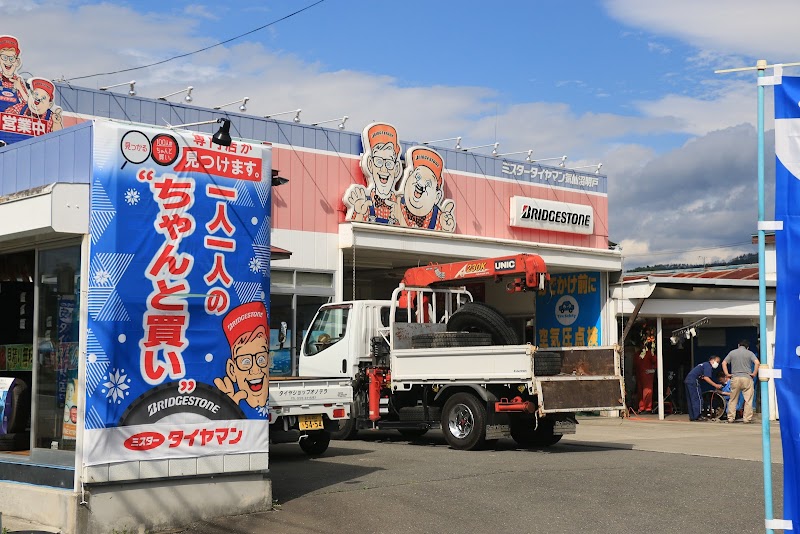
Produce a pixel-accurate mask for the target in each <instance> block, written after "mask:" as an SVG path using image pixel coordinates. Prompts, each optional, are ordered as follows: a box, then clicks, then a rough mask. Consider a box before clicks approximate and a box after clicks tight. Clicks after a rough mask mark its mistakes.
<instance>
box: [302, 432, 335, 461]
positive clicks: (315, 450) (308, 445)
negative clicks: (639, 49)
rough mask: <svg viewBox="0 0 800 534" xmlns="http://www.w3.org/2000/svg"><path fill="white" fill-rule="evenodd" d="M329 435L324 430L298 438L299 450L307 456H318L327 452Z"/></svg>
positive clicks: (329, 440)
mask: <svg viewBox="0 0 800 534" xmlns="http://www.w3.org/2000/svg"><path fill="white" fill-rule="evenodd" d="M330 442H331V435H330V433H329V432H326V431H325V430H315V431H314V432H309V433H308V434H306V437H304V438H300V448H301V449H303V452H304V453H306V454H307V455H309V456H319V455H320V454H322V453H324V452H325V451H327V450H328V445H329V444H330Z"/></svg>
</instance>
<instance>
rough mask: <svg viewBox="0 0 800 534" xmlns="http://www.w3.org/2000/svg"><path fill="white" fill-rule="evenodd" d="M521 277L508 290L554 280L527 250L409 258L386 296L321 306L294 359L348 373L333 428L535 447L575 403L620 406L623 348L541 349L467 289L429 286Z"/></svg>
mask: <svg viewBox="0 0 800 534" xmlns="http://www.w3.org/2000/svg"><path fill="white" fill-rule="evenodd" d="M517 275H522V277H516V278H512V279H511V280H510V281H509V283H508V285H507V289H508V290H509V292H512V293H515V292H523V291H527V290H529V289H533V290H544V289H545V288H546V286H547V281H548V280H549V276H548V275H547V272H546V269H545V266H544V261H543V260H542V259H541V258H540V257H539V256H536V255H533V254H520V255H517V256H510V257H503V258H494V259H485V260H475V261H469V262H457V263H452V264H444V265H440V264H436V265H429V266H425V267H416V268H412V269H409V270H408V271H407V272H406V275H405V277H404V279H403V283H401V284H400V287H398V288H397V289H395V290H394V292H393V294H392V298H391V300H364V301H350V302H340V303H333V304H327V305H324V306H322V307H321V308H320V309H319V311H318V312H317V315H316V316H315V318H314V320H313V322H312V324H311V326H310V327H309V329H308V332H307V334H306V337H305V339H304V342H303V346H302V349H301V353H300V362H299V368H300V372H301V373H302V374H303V375H305V376H334V375H337V374H338V375H339V376H342V377H347V378H348V379H350V380H352V386H353V410H352V417H350V418H349V419H348V420H345V421H344V424H342V425H341V426H340V429H339V431H338V432H336V434H337V436H338V437H340V438H342V439H347V438H350V437H353V436H354V435H355V433H356V432H357V431H358V430H359V429H362V428H378V429H396V430H399V431H400V432H401V433H402V434H403V435H406V436H409V437H414V436H421V435H422V434H424V433H425V432H427V431H428V430H429V429H432V428H441V430H442V432H443V434H444V436H445V439H446V440H447V442H448V443H449V444H450V446H452V447H453V448H456V449H465V450H473V449H479V448H482V447H484V446H485V445H486V444H487V442H492V441H493V440H496V439H499V438H501V437H505V436H509V435H510V436H511V437H512V438H513V439H514V440H515V441H516V442H517V443H519V444H520V445H521V446H524V447H539V446H550V445H553V444H555V443H557V442H558V441H559V440H560V439H561V437H562V436H563V435H564V434H569V433H574V432H575V429H576V424H577V421H576V418H575V414H576V412H584V411H601V410H624V390H623V387H624V385H623V379H622V375H621V369H620V355H619V352H618V350H617V349H616V347H576V348H562V349H557V350H554V349H549V350H547V351H539V350H537V349H536V347H534V346H532V345H530V344H519V341H518V338H517V335H516V332H515V331H514V330H513V329H512V328H511V325H510V323H509V322H508V321H507V320H506V319H505V318H504V317H503V316H502V315H501V314H499V313H498V312H497V311H496V310H495V309H494V308H491V307H490V306H487V305H485V304H481V303H478V302H473V301H472V295H471V294H470V293H469V292H468V291H467V290H466V289H464V288H463V287H438V288H434V287H432V286H434V285H436V286H441V285H444V286H447V285H448V284H452V283H453V282H455V283H458V282H461V281H462V280H475V279H481V278H484V279H486V278H488V279H494V280H495V281H497V282H500V281H504V280H508V277H509V276H511V277H515V276H517Z"/></svg>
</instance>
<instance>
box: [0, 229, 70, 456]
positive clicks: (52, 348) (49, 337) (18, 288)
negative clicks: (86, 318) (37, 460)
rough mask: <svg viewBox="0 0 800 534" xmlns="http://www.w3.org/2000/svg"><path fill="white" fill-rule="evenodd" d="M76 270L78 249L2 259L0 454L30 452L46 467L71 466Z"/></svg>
mask: <svg viewBox="0 0 800 534" xmlns="http://www.w3.org/2000/svg"><path fill="white" fill-rule="evenodd" d="M80 265H81V248H80V245H78V244H75V245H71V246H61V247H54V248H43V249H40V250H38V251H37V250H28V251H22V252H14V253H6V254H0V310H2V316H3V321H0V398H2V399H3V402H2V403H0V411H2V412H3V417H2V418H0V420H2V421H4V424H3V425H2V426H0V451H2V452H4V453H12V454H18V455H27V456H30V455H31V451H32V450H33V451H34V453H35V454H34V456H40V454H39V453H42V454H43V455H44V456H47V460H48V462H50V463H61V462H66V463H67V464H70V462H72V461H73V453H72V451H74V450H75V440H76V437H77V422H78V402H79V399H78V394H77V391H78V354H79V351H78V338H79V320H78V317H79V310H80V301H79V295H80V283H79V277H80ZM36 451H39V453H36ZM54 451H59V452H54ZM60 451H68V452H66V453H63V454H62V453H61V452H60ZM32 459H34V458H32Z"/></svg>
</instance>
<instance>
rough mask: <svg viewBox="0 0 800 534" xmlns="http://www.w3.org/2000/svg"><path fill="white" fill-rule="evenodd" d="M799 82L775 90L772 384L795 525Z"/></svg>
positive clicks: (799, 493) (799, 516) (788, 512)
mask: <svg viewBox="0 0 800 534" xmlns="http://www.w3.org/2000/svg"><path fill="white" fill-rule="evenodd" d="M799 103H800V78H797V77H784V78H783V83H782V84H781V85H776V86H775V154H776V158H775V159H776V161H775V219H776V220H779V221H783V230H781V231H778V232H776V252H777V267H778V285H777V295H776V298H775V300H776V309H775V316H776V324H775V368H776V369H781V370H782V373H783V378H781V379H780V380H776V381H775V387H776V390H777V395H778V411H779V414H780V420H781V440H782V442H783V469H784V475H783V499H784V505H783V515H784V518H785V519H787V520H791V521H792V523H793V524H794V525H795V528H797V526H800V488H799V487H798V486H800V410H798V407H800V388H799V387H798V384H800V329H798V328H797V324H796V323H797V317H798V316H800V298H798V297H800V264H799V263H798V261H797V258H798V257H799V256H798V254H800V142H798V139H800V106H799V105H798V104H799Z"/></svg>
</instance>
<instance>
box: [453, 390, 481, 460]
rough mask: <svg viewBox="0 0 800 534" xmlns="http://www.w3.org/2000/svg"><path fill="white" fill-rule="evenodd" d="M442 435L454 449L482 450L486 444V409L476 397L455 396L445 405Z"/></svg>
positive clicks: (470, 395)
mask: <svg viewBox="0 0 800 534" xmlns="http://www.w3.org/2000/svg"><path fill="white" fill-rule="evenodd" d="M442 433H443V434H444V439H445V440H447V443H448V444H449V445H450V446H451V447H453V448H454V449H459V450H464V451H473V450H477V449H480V448H482V447H483V446H484V445H485V442H486V407H485V406H484V405H483V403H482V402H481V401H480V399H478V398H477V397H476V396H475V395H472V394H469V393H464V392H461V393H456V394H454V395H453V396H452V397H450V398H449V399H447V402H445V403H444V409H443V410H442Z"/></svg>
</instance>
